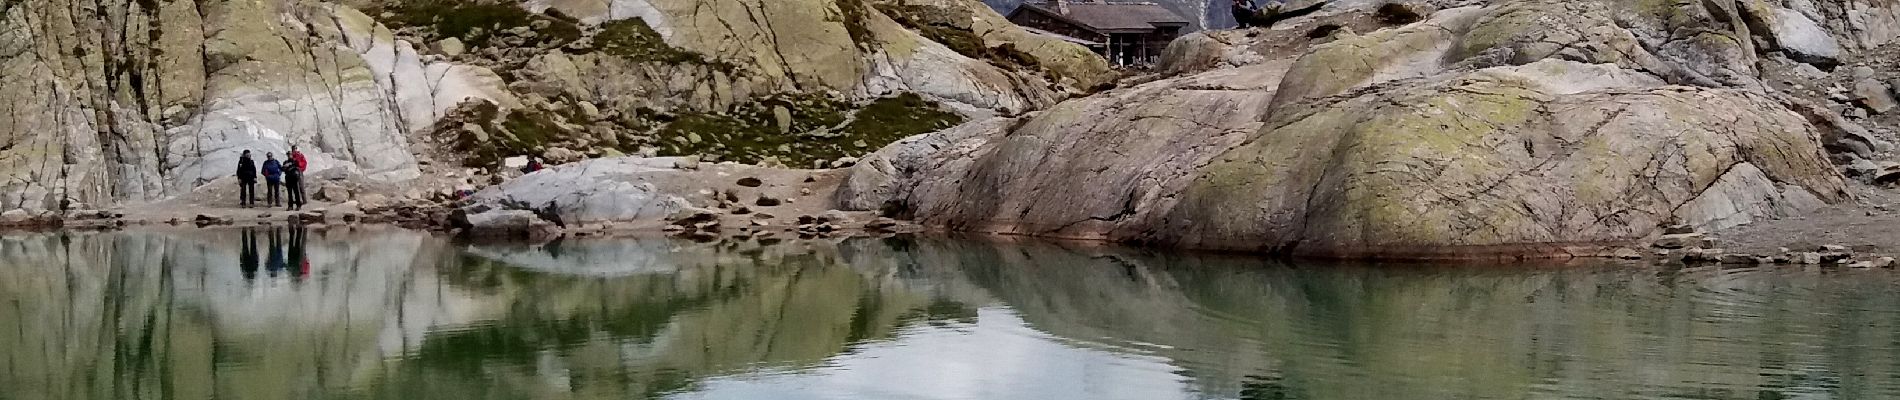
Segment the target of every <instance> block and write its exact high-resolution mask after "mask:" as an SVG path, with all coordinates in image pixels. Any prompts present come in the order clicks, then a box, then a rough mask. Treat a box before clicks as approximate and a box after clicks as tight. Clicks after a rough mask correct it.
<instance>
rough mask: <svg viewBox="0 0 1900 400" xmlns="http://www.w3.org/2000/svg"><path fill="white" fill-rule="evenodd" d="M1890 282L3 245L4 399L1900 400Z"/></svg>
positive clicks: (1880, 276) (793, 251) (256, 244)
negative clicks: (1643, 399)
mask: <svg viewBox="0 0 1900 400" xmlns="http://www.w3.org/2000/svg"><path fill="white" fill-rule="evenodd" d="M1897 282H1900V279H1897V278H1896V275H1894V272H1893V271H1890V270H1876V271H1855V270H1839V269H1801V268H1781V267H1763V268H1713V267H1709V268H1700V267H1698V268H1651V267H1640V268H1635V267H1626V266H1624V267H1619V266H1607V265H1605V266H1581V267H1578V266H1569V267H1531V266H1521V267H1503V268H1500V267H1497V266H1489V267H1421V266H1365V265H1331V264H1304V263H1302V264H1286V263H1281V262H1275V261H1263V260H1259V259H1251V258H1243V257H1230V256H1211V255H1194V254H1170V253H1157V252H1153V251H1147V250H1130V249H1113V248H1100V247H1086V248H1077V247H1065V246H1062V245H1058V244H1046V243H1035V242H1026V243H1025V242H1017V243H1007V244H1005V243H990V242H982V241H971V240H950V239H855V240H848V241H843V242H830V241H809V242H808V241H784V242H779V243H777V244H772V245H764V244H759V243H714V244H700V243H688V242H675V241H670V240H665V239H605V238H597V239H584V240H567V241H560V242H555V243H545V244H525V243H515V244H479V245H472V244H462V243H457V242H454V241H452V240H448V239H446V238H441V237H436V236H431V235H429V234H426V233H419V232H411V231H402V230H395V229H379V228H362V229H354V230H328V231H308V232H302V233H298V232H292V231H288V230H283V229H277V230H270V229H253V230H250V231H245V230H205V231H180V232H121V233H96V234H33V235H10V236H0V358H3V360H0V398H9V399H10V398H21V399H125V398H157V399H199V398H246V399H271V398H390V399H467V398H535V399H559V398H678V399H1564V398H1576V399H1606V398H1615V399H1622V398H1655V399H1675V398H1682V399H1774V398H1839V399H1874V398H1897V397H1900V361H1897V359H1896V358H1894V357H1892V355H1894V354H1895V352H1896V350H1900V335H1896V333H1895V332H1900V326H1897V325H1900V295H1896V294H1895V293H1896V290H1895V289H1896V283H1897Z"/></svg>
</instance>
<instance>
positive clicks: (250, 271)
mask: <svg viewBox="0 0 1900 400" xmlns="http://www.w3.org/2000/svg"><path fill="white" fill-rule="evenodd" d="M238 270H239V271H241V272H243V273H244V280H252V279H257V232H256V231H253V230H251V228H244V231H243V232H240V233H238Z"/></svg>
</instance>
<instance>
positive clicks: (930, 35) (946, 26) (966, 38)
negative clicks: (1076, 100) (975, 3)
mask: <svg viewBox="0 0 1900 400" xmlns="http://www.w3.org/2000/svg"><path fill="white" fill-rule="evenodd" d="M876 8H877V10H878V11H880V12H883V13H884V15H886V16H889V17H891V19H892V20H896V21H897V23H898V24H902V25H904V27H906V28H909V29H910V30H912V31H916V32H917V34H919V35H923V36H924V38H927V39H930V40H931V41H933V42H937V43H940V44H943V45H944V46H945V47H949V48H950V50H952V51H956V52H957V54H962V55H963V56H964V57H969V58H974V59H978V60H984V61H988V62H990V63H991V64H995V65H997V66H1001V67H1004V68H1010V69H1018V70H1029V71H1042V72H1045V73H1049V74H1050V75H1052V76H1053V75H1058V74H1056V73H1055V72H1054V71H1052V70H1049V69H1048V68H1044V67H1043V66H1042V63H1041V62H1040V61H1039V60H1037V59H1036V56H1034V55H1031V54H1029V53H1027V52H1023V51H1022V50H1018V49H1017V48H1016V46H1015V45H1013V44H1007V43H1006V44H1003V45H1001V46H995V47H991V46H989V45H987V44H985V43H984V41H983V37H982V36H979V35H977V34H976V31H975V30H972V29H971V28H970V27H969V23H970V22H969V21H970V20H971V19H973V18H975V16H973V15H971V14H970V12H969V11H968V10H957V9H950V8H944V7H931V6H920V5H910V4H890V3H877V4H876Z"/></svg>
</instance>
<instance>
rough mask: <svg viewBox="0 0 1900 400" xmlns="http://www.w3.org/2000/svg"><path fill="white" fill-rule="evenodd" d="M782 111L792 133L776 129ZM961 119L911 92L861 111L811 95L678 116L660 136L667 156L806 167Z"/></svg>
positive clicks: (864, 106)
mask: <svg viewBox="0 0 1900 400" xmlns="http://www.w3.org/2000/svg"><path fill="white" fill-rule="evenodd" d="M781 109H782V110H784V111H785V113H786V114H787V115H788V116H790V119H789V122H790V124H789V125H790V128H791V129H790V130H789V131H790V132H789V133H788V132H785V131H781V129H780V125H779V121H778V116H777V113H778V111H777V110H781ZM853 117H855V119H854V118H853ZM846 121H850V122H849V123H848V124H847V123H846ZM962 122H963V118H962V116H960V115H957V114H956V113H953V112H950V111H947V110H944V109H943V108H942V107H941V106H940V105H938V104H936V103H934V102H931V101H928V100H924V99H923V98H921V97H918V96H917V95H914V94H908V93H906V94H902V95H898V96H894V97H889V98H883V99H878V100H876V101H873V102H871V103H869V104H866V105H862V106H855V105H852V104H849V103H844V102H838V101H834V100H829V99H824V98H821V97H814V96H787V97H776V98H771V99H767V100H762V101H759V102H756V103H753V104H750V105H747V106H745V107H741V108H740V109H738V110H735V111H733V112H730V113H724V114H710V113H704V114H686V115H679V116H676V117H673V118H672V120H670V121H667V122H666V123H665V124H664V125H663V126H662V127H661V128H660V129H659V132H658V135H657V136H658V139H659V141H660V143H659V145H660V147H661V149H662V154H665V155H693V154H700V155H710V156H714V157H716V158H717V159H719V160H723V161H737V162H745V163H753V162H758V161H760V160H764V159H765V158H767V157H772V158H777V159H778V160H780V161H783V162H785V163H786V164H787V165H790V166H794V167H805V166H810V165H813V163H814V162H816V161H825V160H835V159H838V158H843V157H848V156H858V155H863V154H866V153H869V152H871V151H874V150H876V149H878V148H881V147H883V146H885V145H888V144H890V143H891V142H894V141H897V140H898V139H903V138H905V137H910V136H913V135H919V134H924V133H929V132H932V131H936V130H941V129H945V128H949V127H952V126H956V125H957V124H959V123H962ZM841 125H842V126H841Z"/></svg>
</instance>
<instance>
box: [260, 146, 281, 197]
mask: <svg viewBox="0 0 1900 400" xmlns="http://www.w3.org/2000/svg"><path fill="white" fill-rule="evenodd" d="M283 185H284V164H283V163H282V162H278V161H277V154H276V153H264V193H265V195H264V206H265V207H276V206H280V205H283V199H282V198H281V197H280V196H279V195H280V194H281V189H282V187H283Z"/></svg>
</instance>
